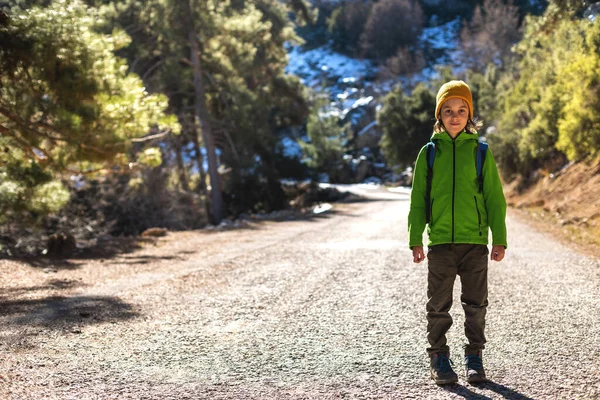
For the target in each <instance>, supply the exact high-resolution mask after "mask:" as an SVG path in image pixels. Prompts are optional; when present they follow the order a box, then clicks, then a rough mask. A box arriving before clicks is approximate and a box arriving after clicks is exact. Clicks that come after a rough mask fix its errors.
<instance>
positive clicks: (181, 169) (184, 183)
mask: <svg viewBox="0 0 600 400" xmlns="http://www.w3.org/2000/svg"><path fill="white" fill-rule="evenodd" d="M173 145H174V146H175V161H176V162H177V174H178V175H179V184H180V185H181V189H182V190H184V191H186V192H189V191H190V185H189V182H188V178H187V175H186V173H185V165H184V163H183V156H182V154H181V152H182V151H183V150H182V146H181V137H179V136H177V137H173Z"/></svg>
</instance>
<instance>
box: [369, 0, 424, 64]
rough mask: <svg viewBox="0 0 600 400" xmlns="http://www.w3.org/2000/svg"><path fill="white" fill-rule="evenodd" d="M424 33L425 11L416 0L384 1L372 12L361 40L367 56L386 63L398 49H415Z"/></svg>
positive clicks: (375, 6) (376, 5)
mask: <svg viewBox="0 0 600 400" xmlns="http://www.w3.org/2000/svg"><path fill="white" fill-rule="evenodd" d="M422 30H423V11H422V10H421V6H420V5H419V3H418V2H416V1H412V0H381V1H379V2H378V3H376V4H375V5H374V6H373V8H372V9H371V13H370V14H369V19H368V20H367V24H366V26H365V30H364V32H363V34H362V37H361V48H362V51H363V54H364V55H365V56H366V57H369V58H375V59H379V60H385V59H387V58H388V57H391V56H394V55H395V54H396V53H397V51H398V48H401V47H408V46H411V45H415V44H416V42H417V39H418V38H419V35H420V34H421V32H422Z"/></svg>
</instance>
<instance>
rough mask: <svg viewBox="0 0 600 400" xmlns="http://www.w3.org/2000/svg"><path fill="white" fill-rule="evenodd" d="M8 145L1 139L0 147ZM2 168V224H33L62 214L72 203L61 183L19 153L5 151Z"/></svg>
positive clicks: (0, 187) (17, 151)
mask: <svg viewBox="0 0 600 400" xmlns="http://www.w3.org/2000/svg"><path fill="white" fill-rule="evenodd" d="M7 142H8V140H7V139H5V138H0V145H2V147H4V144H6V143H7ZM4 148H5V150H4V154H3V157H2V159H3V163H2V164H0V223H5V222H8V221H10V220H12V219H22V220H32V219H37V217H39V216H43V215H46V214H48V213H51V212H56V211H58V210H59V209H60V208H61V207H63V206H64V205H65V204H66V203H67V202H68V200H69V192H68V191H67V190H66V188H65V187H64V185H63V184H62V183H61V182H60V181H56V180H53V175H52V174H51V173H50V172H49V171H48V170H47V169H45V168H43V166H41V165H40V164H39V163H38V162H37V161H36V160H34V159H28V158H26V157H24V154H23V152H22V151H21V150H19V149H10V148H9V147H8V146H6V147H4Z"/></svg>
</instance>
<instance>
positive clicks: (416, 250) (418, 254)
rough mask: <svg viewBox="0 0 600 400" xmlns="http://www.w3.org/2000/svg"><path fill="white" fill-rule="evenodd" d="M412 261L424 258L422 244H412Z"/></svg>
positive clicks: (418, 261)
mask: <svg viewBox="0 0 600 400" xmlns="http://www.w3.org/2000/svg"><path fill="white" fill-rule="evenodd" d="M412 251H413V262H415V263H417V264H418V263H420V262H421V261H423V260H424V259H425V253H424V252H423V246H413V248H412Z"/></svg>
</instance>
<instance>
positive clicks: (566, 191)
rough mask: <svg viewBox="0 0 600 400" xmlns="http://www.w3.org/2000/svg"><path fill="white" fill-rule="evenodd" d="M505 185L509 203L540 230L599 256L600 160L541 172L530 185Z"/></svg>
mask: <svg viewBox="0 0 600 400" xmlns="http://www.w3.org/2000/svg"><path fill="white" fill-rule="evenodd" d="M520 183H521V182H519V181H515V182H512V183H510V184H508V185H506V196H507V202H508V204H509V206H511V207H512V208H513V209H515V210H516V211H517V213H519V214H521V215H522V216H524V217H526V218H527V219H529V220H531V222H532V223H533V224H534V225H536V227H537V228H538V229H541V230H544V231H546V232H549V233H550V234H551V235H553V236H555V237H557V238H559V239H560V240H562V241H563V242H567V243H569V244H570V245H574V246H576V247H578V248H579V249H580V250H582V251H585V252H586V253H588V254H591V255H593V256H595V257H600V225H599V223H600V159H595V160H594V161H592V162H589V163H586V162H579V163H572V164H568V165H567V166H565V167H564V168H563V169H562V170H561V171H560V172H558V173H555V174H543V173H540V174H539V175H538V180H537V182H535V183H534V184H533V185H531V186H530V187H528V188H526V189H524V190H522V191H519V190H518V187H519V186H521V185H520Z"/></svg>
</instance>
